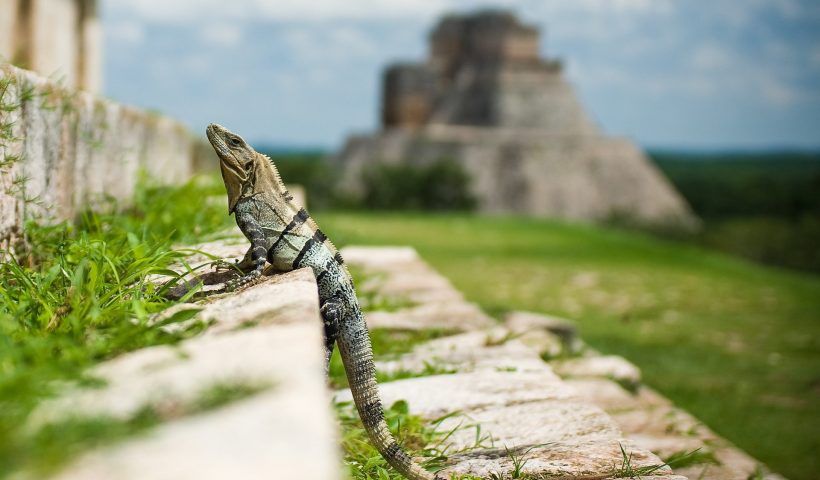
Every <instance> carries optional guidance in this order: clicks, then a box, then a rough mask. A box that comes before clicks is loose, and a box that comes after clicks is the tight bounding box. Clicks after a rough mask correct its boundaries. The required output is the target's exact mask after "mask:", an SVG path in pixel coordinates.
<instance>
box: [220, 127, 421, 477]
mask: <svg viewBox="0 0 820 480" xmlns="http://www.w3.org/2000/svg"><path fill="white" fill-rule="evenodd" d="M206 133H207V136H208V140H209V141H210V143H211V145H212V146H213V148H214V151H215V152H216V154H217V156H218V157H219V165H220V169H221V171H222V179H223V181H224V184H225V189H226V191H227V195H228V213H229V214H233V215H234V217H235V220H236V224H237V226H238V227H239V229H240V230H241V231H242V233H243V234H244V235H245V237H246V238H247V239H248V241H250V243H251V245H250V248H249V249H248V251H247V253H246V254H245V257H244V258H243V259H242V261H240V262H238V263H237V264H236V265H237V266H238V267H239V269H240V270H241V271H242V272H243V275H242V276H240V277H239V278H237V279H234V280H232V281H230V282H228V285H227V286H226V290H237V289H240V288H244V287H247V286H249V285H250V284H252V283H255V282H256V281H258V280H259V278H260V277H261V276H262V272H263V271H264V268H265V265H266V262H267V263H270V264H271V265H272V266H273V268H274V269H275V270H277V271H290V270H294V269H298V268H303V267H309V268H310V269H311V270H312V271H313V274H314V276H315V278H316V283H317V285H318V289H319V303H320V312H321V316H322V320H323V323H324V344H325V345H324V347H325V359H324V360H325V372H326V373H327V372H328V370H329V364H330V356H331V355H332V353H333V346H334V343H335V344H337V345H338V347H339V353H340V355H341V358H342V363H343V364H344V369H345V374H346V376H347V379H348V383H349V384H350V391H351V393H352V394H353V400H354V404H355V406H356V409H357V410H358V412H359V416H360V417H361V420H362V424H363V425H364V428H365V430H366V432H367V435H368V437H369V438H370V440H371V442H372V443H373V444H374V445H375V447H376V449H377V450H378V451H379V453H380V454H381V455H382V456H383V457H384V459H385V460H387V462H388V463H389V464H390V465H391V466H392V467H393V468H395V469H396V470H397V471H399V472H400V473H401V474H402V475H404V476H405V477H406V478H408V479H410V480H434V478H435V477H434V476H433V475H432V474H431V473H430V472H427V471H426V470H424V469H423V468H422V467H421V466H420V465H419V464H418V463H416V462H415V461H414V460H413V459H412V458H411V457H410V456H409V455H408V454H407V453H406V452H405V451H404V450H403V449H402V448H401V447H400V446H399V444H398V443H397V442H396V440H395V439H394V438H393V436H392V435H391V434H390V431H389V430H388V428H387V423H386V422H385V419H384V411H383V409H382V405H381V399H380V397H379V392H378V387H377V384H376V368H375V365H374V364H373V350H372V347H371V343H370V335H369V332H368V330H367V324H366V322H365V319H364V315H363V314H362V310H361V308H360V307H359V303H358V300H357V298H356V293H355V291H354V288H353V279H352V277H351V276H350V273H349V272H348V270H347V267H346V266H345V264H344V260H343V258H342V256H341V254H340V253H339V251H338V250H336V248H335V247H334V246H333V244H332V243H331V241H330V240H328V238H327V236H326V235H325V234H324V233H322V231H321V230H320V229H319V227H318V225H317V224H316V222H315V221H314V220H313V219H312V218H311V217H310V215H309V214H308V213H307V211H306V210H305V209H304V207H302V206H301V205H298V204H297V203H296V202H295V201H294V199H293V196H292V195H291V194H290V193H288V191H287V189H286V188H285V185H284V183H283V182H282V179H281V177H280V175H279V171H278V169H277V168H276V166H275V165H274V163H273V161H271V159H270V158H268V157H267V156H265V155H262V154H260V153H258V152H256V150H254V149H253V147H251V146H250V145H248V143H247V142H246V141H245V140H244V139H242V137H240V136H239V135H237V134H235V133H232V132H230V131H228V130H227V129H225V128H224V127H222V126H220V125H217V124H210V125H208V127H207V129H206Z"/></svg>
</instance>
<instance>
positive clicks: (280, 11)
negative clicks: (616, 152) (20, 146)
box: [101, 0, 820, 149]
mask: <svg viewBox="0 0 820 480" xmlns="http://www.w3.org/2000/svg"><path fill="white" fill-rule="evenodd" d="M101 4H102V19H103V25H104V28H105V39H106V43H105V53H104V55H105V94H106V95H107V96H109V97H112V98H115V99H117V100H120V101H123V102H125V103H129V104H133V105H138V106H141V107H144V108H152V109H156V110H160V111H162V112H165V113H167V114H169V115H172V116H174V117H176V118H179V119H181V120H182V121H183V122H184V123H186V124H187V125H188V126H189V127H190V128H191V129H193V130H194V131H199V132H202V131H204V128H205V126H206V125H207V124H208V123H210V122H218V123H221V124H223V125H225V126H227V127H228V128H231V129H233V130H235V131H237V132H238V133H240V134H242V135H244V136H245V137H246V138H249V139H251V140H253V141H256V142H259V143H267V144H277V145H283V146H315V147H321V148H327V149H335V148H338V147H339V146H340V145H341V143H342V142H343V140H344V138H345V137H346V135H347V134H349V133H351V132H363V131H369V130H373V129H375V128H377V123H378V109H379V101H378V100H379V95H380V88H379V84H380V77H381V71H382V69H383V68H384V66H385V65H387V64H389V63H391V62H393V61H396V60H404V61H407V60H421V59H422V58H424V57H425V56H426V52H427V34H428V32H429V30H430V29H431V28H432V26H433V25H434V23H435V21H436V20H437V18H438V17H439V16H440V15H442V14H443V13H447V12H459V11H470V10H474V9H476V8H480V7H498V8H505V9H510V10H512V11H514V12H516V13H518V14H519V15H520V17H521V18H522V19H523V20H524V21H525V22H527V23H530V24H534V25H537V26H538V27H540V28H541V31H542V38H541V51H542V54H543V55H545V56H547V57H558V58H560V59H562V60H563V61H564V63H565V67H566V75H567V77H568V79H569V80H570V82H571V83H572V84H573V85H574V87H575V88H576V91H577V93H578V95H579V96H580V98H581V101H582V103H583V104H584V105H585V106H586V108H587V110H588V111H589V113H590V115H591V116H592V117H593V118H594V119H595V121H596V122H597V123H598V124H599V125H600V126H601V128H602V129H603V130H604V131H605V132H606V133H608V134H612V135H625V136H629V137H631V138H633V139H635V140H637V141H638V142H639V143H640V144H642V145H644V146H648V147H666V148H696V149H715V148H717V149H720V148H743V149H756V148H772V147H791V148H820V1H816V0H561V1H557V0H498V1H496V2H489V3H488V2H475V1H465V0H291V1H284V0H232V1H225V0H101Z"/></svg>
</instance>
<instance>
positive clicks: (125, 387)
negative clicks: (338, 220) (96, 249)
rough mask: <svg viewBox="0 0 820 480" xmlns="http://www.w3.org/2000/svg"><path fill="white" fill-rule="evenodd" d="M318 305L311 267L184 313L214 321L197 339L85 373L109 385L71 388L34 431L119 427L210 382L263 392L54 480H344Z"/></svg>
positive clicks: (160, 429) (119, 447)
mask: <svg viewBox="0 0 820 480" xmlns="http://www.w3.org/2000/svg"><path fill="white" fill-rule="evenodd" d="M318 305H319V302H318V294H317V288H316V283H315V281H314V279H313V275H312V274H310V272H308V271H307V270H304V269H303V270H298V271H295V272H290V273H287V274H283V275H276V276H272V277H269V278H267V279H266V280H265V281H263V282H262V283H260V284H258V285H255V286H253V287H251V288H248V289H247V290H244V291H242V292H239V293H238V294H236V295H227V296H222V297H221V298H215V299H214V298H209V299H208V300H207V302H206V303H205V304H204V306H203V305H190V307H196V308H202V310H201V311H200V312H199V313H198V314H197V317H196V318H199V319H202V320H207V319H213V320H214V322H215V323H214V325H213V326H212V327H211V328H210V329H209V330H207V331H206V332H205V333H204V334H201V335H199V336H197V337H195V338H192V339H190V340H187V341H184V342H182V343H181V344H179V345H177V346H174V347H168V346H159V347H151V348H146V349H142V350H138V351H135V352H132V353H129V354H125V355H122V356H120V357H118V358H115V359H113V360H111V361H108V362H105V363H103V364H101V365H99V366H98V367H96V368H94V369H92V371H91V372H89V373H90V374H91V375H93V376H96V377H99V378H102V379H103V380H105V381H106V382H107V384H106V386H105V387H104V388H102V389H93V390H89V389H77V390H73V391H68V392H66V394H65V395H63V396H62V397H61V398H58V399H56V400H54V401H51V402H46V403H45V404H43V405H42V406H41V407H40V408H39V409H38V410H37V411H35V412H34V414H33V415H32V418H31V422H32V427H36V426H37V425H42V424H44V423H48V422H56V421H60V420H62V419H66V418H71V417H73V416H97V415H106V416H109V417H114V418H122V419H126V418H129V417H130V416H132V415H133V414H134V413H136V412H137V411H139V410H140V409H141V408H143V407H145V406H149V405H150V406H152V407H154V408H155V410H158V411H163V410H167V409H173V408H175V406H177V405H186V404H188V403H190V402H191V401H193V400H195V399H196V397H197V395H198V394H200V392H202V390H203V388H206V387H208V386H212V385H220V384H229V385H230V384H235V383H239V384H243V383H248V384H250V385H254V384H261V385H264V386H267V387H268V388H266V389H264V390H262V391H261V392H258V393H256V394H253V395H252V396H250V397H248V398H244V399H242V400H238V401H236V402H232V403H229V404H227V405H225V406H222V407H219V408H217V409H215V410H209V411H206V412H203V413H199V414H193V415H190V416H182V417H180V418H172V419H171V420H169V421H167V422H165V423H163V424H161V425H159V426H157V427H155V428H153V429H151V430H149V431H148V432H147V433H146V434H144V435H140V436H138V437H134V438H130V439H128V440H126V441H124V442H122V443H118V444H115V445H112V446H109V447H106V448H101V449H98V450H95V451H91V452H88V453H86V454H83V455H81V456H80V457H79V458H78V459H76V460H75V461H74V462H73V463H72V464H70V465H68V466H67V467H66V468H65V469H64V470H63V471H61V472H60V473H58V474H57V475H56V476H55V478H59V479H89V478H118V479H135V480H136V479H144V478H151V479H168V480H171V479H178V478H200V479H219V478H248V479H255V478H259V479H263V478H271V474H272V472H275V474H276V476H277V478H304V479H316V480H328V479H335V478H340V476H341V472H340V470H341V469H340V461H339V452H338V446H337V445H338V441H337V438H338V437H337V434H336V422H335V420H334V416H333V414H332V411H331V408H330V406H331V403H330V397H329V394H328V391H327V388H326V384H325V378H324V352H323V342H322V330H321V325H322V322H321V320H320V314H319V309H318ZM249 322H250V323H249ZM248 327H251V328H248Z"/></svg>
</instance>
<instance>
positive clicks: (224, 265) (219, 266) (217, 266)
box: [211, 258, 239, 272]
mask: <svg viewBox="0 0 820 480" xmlns="http://www.w3.org/2000/svg"><path fill="white" fill-rule="evenodd" d="M238 264H239V260H236V259H234V261H233V263H231V262H228V261H225V260H223V259H221V258H220V259H219V260H214V261H213V262H211V266H212V267H213V269H214V271H216V272H219V271H221V270H235V269H236V266H237V265H238Z"/></svg>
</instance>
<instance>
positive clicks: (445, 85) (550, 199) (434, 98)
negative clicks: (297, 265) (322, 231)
mask: <svg viewBox="0 0 820 480" xmlns="http://www.w3.org/2000/svg"><path fill="white" fill-rule="evenodd" d="M383 80H384V81H383V98H382V102H383V104H382V130H381V131H380V132H378V133H375V134H370V135H354V136H352V137H350V138H349V139H348V141H347V142H346V144H345V146H344V148H343V149H342V151H341V152H339V153H338V154H337V155H336V156H335V157H334V160H335V161H336V162H338V164H339V165H340V166H341V167H342V172H343V175H342V184H343V188H344V189H346V190H347V191H349V192H350V193H352V194H356V193H360V192H361V188H362V187H361V184H360V178H361V172H362V170H363V169H366V168H367V167H368V166H370V165H373V164H375V163H377V162H384V163H400V162H407V163H414V164H424V163H427V162H433V161H436V160H440V159H451V160H454V161H456V162H458V163H460V164H461V165H462V166H463V167H464V169H465V171H467V172H468V173H469V175H470V176H471V178H472V189H473V193H474V194H475V196H476V197H477V198H478V200H479V208H480V210H481V211H483V212H488V213H517V214H529V215H534V216H541V217H559V218H569V219H579V220H592V221H604V220H611V219H613V218H617V219H620V220H625V221H630V222H634V223H641V224H666V225H683V226H691V225H694V224H695V222H696V219H695V217H694V216H693V215H692V213H691V211H690V210H689V207H688V206H687V204H686V202H685V201H684V200H683V198H682V197H681V196H680V195H679V194H678V192H677V191H675V189H674V187H672V186H671V185H670V183H669V182H668V181H667V180H666V179H665V178H664V176H663V174H661V173H660V172H659V171H658V170H657V169H656V168H655V166H654V165H652V163H651V162H650V161H649V160H648V159H647V157H646V156H645V155H644V153H643V152H642V151H641V150H640V148H639V147H637V146H636V145H635V144H634V143H633V142H632V141H630V140H629V139H626V138H613V137H608V136H605V135H604V134H603V133H602V132H601V131H600V130H599V129H598V127H597V126H596V125H595V124H594V122H592V121H591V120H590V119H589V117H588V115H587V114H586V113H585V112H584V109H583V107H582V106H581V104H580V102H579V101H578V99H577V97H576V96H575V93H574V91H573V89H572V87H571V86H570V85H569V84H568V83H567V81H566V80H565V79H564V77H563V74H562V64H561V62H559V61H557V60H549V59H547V60H545V59H543V58H541V57H540V56H539V32H538V30H537V29H536V28H535V27H532V26H529V25H525V24H522V23H521V22H520V21H519V20H518V19H517V18H516V17H515V16H514V15H512V14H511V13H507V12H503V11H481V12H477V13H473V14H468V15H450V16H446V17H444V18H443V19H442V20H441V21H440V22H439V23H438V25H437V26H436V27H435V28H434V29H433V31H432V33H431V35H430V53H429V58H428V59H427V61H425V62H423V63H414V64H404V63H402V64H396V65H392V66H390V67H388V68H387V69H386V71H385V74H384V79H383Z"/></svg>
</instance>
